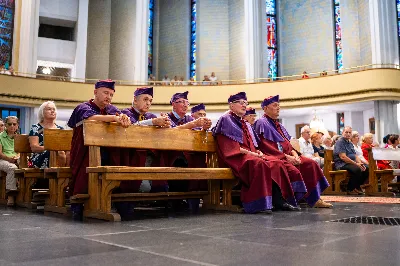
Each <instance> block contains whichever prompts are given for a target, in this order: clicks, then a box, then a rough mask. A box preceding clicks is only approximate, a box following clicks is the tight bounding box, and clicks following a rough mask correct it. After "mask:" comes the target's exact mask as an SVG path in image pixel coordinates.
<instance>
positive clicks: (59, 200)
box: [44, 178, 69, 214]
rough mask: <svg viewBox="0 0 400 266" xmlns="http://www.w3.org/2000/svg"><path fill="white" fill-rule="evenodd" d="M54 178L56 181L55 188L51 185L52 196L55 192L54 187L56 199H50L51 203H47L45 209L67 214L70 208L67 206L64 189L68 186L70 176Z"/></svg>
mask: <svg viewBox="0 0 400 266" xmlns="http://www.w3.org/2000/svg"><path fill="white" fill-rule="evenodd" d="M54 180H55V181H56V182H55V184H54V188H52V186H51V185H50V193H51V194H50V197H51V195H52V194H53V192H52V190H53V189H54V190H55V191H56V192H55V193H54V194H55V195H54V196H55V200H54V199H52V200H50V202H49V204H47V203H46V205H45V206H44V211H45V212H55V213H61V214H66V213H67V212H68V210H67V207H66V206H65V193H64V189H65V188H66V187H67V186H68V183H69V178H57V179H54ZM53 200H54V201H53Z"/></svg>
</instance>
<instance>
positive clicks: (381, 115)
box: [374, 101, 399, 142]
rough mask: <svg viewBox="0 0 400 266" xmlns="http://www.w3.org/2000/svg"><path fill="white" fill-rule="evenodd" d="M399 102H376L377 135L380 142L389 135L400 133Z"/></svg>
mask: <svg viewBox="0 0 400 266" xmlns="http://www.w3.org/2000/svg"><path fill="white" fill-rule="evenodd" d="M398 103H399V102H398V101H374V113H375V135H376V138H377V139H378V140H379V142H381V141H382V138H383V137H384V136H386V135H387V134H394V133H397V132H398V129H399V125H398V120H397V104H398Z"/></svg>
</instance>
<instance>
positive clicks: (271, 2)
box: [265, 0, 276, 15]
mask: <svg viewBox="0 0 400 266" xmlns="http://www.w3.org/2000/svg"><path fill="white" fill-rule="evenodd" d="M265 11H266V13H267V15H276V14H275V12H276V8H275V0H266V1H265Z"/></svg>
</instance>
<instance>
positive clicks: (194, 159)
mask: <svg viewBox="0 0 400 266" xmlns="http://www.w3.org/2000/svg"><path fill="white" fill-rule="evenodd" d="M168 117H169V119H170V120H171V127H177V126H180V125H184V124H186V123H189V122H191V121H193V120H194V118H193V117H192V116H189V115H185V116H184V117H183V118H181V119H178V118H176V116H175V115H174V113H173V112H170V113H168ZM179 159H182V160H184V161H185V162H184V163H182V162H181V163H180V164H178V165H177V161H178V160H179ZM161 166H166V167H174V166H179V167H189V168H207V164H206V154H205V153H203V152H180V151H164V152H162V156H161ZM168 183H169V184H170V185H171V186H170V188H172V190H176V189H177V190H180V191H203V190H207V189H208V185H207V180H190V181H172V182H171V181H169V182H168ZM174 184H175V185H174ZM176 184H178V185H177V186H176ZM174 188H176V189H174ZM172 190H170V191H172Z"/></svg>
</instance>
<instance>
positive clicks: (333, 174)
mask: <svg viewBox="0 0 400 266" xmlns="http://www.w3.org/2000/svg"><path fill="white" fill-rule="evenodd" d="M324 161H325V164H324V175H325V177H326V179H327V180H328V182H329V184H330V186H329V187H328V188H327V189H326V190H325V191H324V193H323V194H324V195H343V194H346V192H343V191H341V190H340V183H341V182H343V181H346V180H347V178H348V177H347V171H346V170H333V150H326V149H325V151H324Z"/></svg>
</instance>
